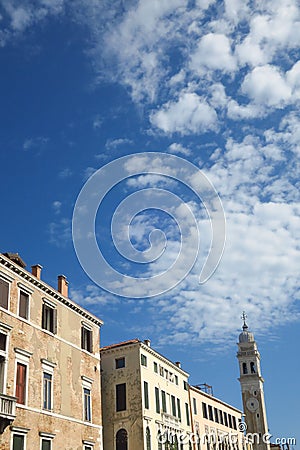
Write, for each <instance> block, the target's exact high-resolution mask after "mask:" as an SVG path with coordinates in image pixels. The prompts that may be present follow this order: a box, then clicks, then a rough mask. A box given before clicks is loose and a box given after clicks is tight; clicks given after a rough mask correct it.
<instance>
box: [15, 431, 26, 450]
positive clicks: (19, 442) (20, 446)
mask: <svg viewBox="0 0 300 450" xmlns="http://www.w3.org/2000/svg"><path fill="white" fill-rule="evenodd" d="M12 442H13V445H12V450H24V449H25V436H24V434H17V433H14V434H13V437H12Z"/></svg>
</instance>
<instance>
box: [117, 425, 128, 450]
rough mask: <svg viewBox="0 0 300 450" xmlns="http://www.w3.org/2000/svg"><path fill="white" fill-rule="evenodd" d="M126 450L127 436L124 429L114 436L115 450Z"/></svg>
mask: <svg viewBox="0 0 300 450" xmlns="http://www.w3.org/2000/svg"><path fill="white" fill-rule="evenodd" d="M127 449H128V434H127V431H126V430H125V429H124V428H121V429H120V430H119V431H118V432H117V434H116V450H127Z"/></svg>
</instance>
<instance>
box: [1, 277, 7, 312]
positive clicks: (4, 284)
mask: <svg viewBox="0 0 300 450" xmlns="http://www.w3.org/2000/svg"><path fill="white" fill-rule="evenodd" d="M8 294H9V284H8V283H7V281H5V280H3V278H0V306H2V308H5V309H8Z"/></svg>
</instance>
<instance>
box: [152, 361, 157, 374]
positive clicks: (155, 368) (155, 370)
mask: <svg viewBox="0 0 300 450" xmlns="http://www.w3.org/2000/svg"><path fill="white" fill-rule="evenodd" d="M153 370H154V372H155V373H158V365H157V363H156V362H154V363H153Z"/></svg>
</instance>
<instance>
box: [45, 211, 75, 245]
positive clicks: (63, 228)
mask: <svg viewBox="0 0 300 450" xmlns="http://www.w3.org/2000/svg"><path fill="white" fill-rule="evenodd" d="M48 234H49V242H50V244H53V245H55V246H56V247H61V248H64V247H66V246H68V245H71V243H72V233H71V220H70V219H67V218H65V217H63V218H61V219H60V220H59V221H57V222H51V223H50V224H49V227H48Z"/></svg>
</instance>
